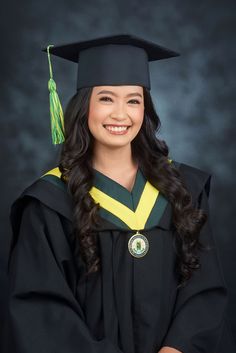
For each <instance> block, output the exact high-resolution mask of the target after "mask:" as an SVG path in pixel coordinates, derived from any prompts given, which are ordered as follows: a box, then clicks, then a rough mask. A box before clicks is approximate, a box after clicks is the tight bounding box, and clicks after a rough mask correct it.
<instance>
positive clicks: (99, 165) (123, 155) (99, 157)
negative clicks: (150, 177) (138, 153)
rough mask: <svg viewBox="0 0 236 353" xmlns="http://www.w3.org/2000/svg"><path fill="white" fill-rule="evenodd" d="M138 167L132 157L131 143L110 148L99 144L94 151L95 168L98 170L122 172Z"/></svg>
mask: <svg viewBox="0 0 236 353" xmlns="http://www.w3.org/2000/svg"><path fill="white" fill-rule="evenodd" d="M135 167H136V163H135V162H134V160H133V158H132V151H131V144H129V145H127V146H125V147H117V148H108V147H106V146H104V145H97V146H96V148H94V153H93V168H95V169H97V170H98V171H102V172H104V171H105V172H107V173H110V174H112V173H115V174H122V173H124V172H125V171H127V170H130V169H133V168H135Z"/></svg>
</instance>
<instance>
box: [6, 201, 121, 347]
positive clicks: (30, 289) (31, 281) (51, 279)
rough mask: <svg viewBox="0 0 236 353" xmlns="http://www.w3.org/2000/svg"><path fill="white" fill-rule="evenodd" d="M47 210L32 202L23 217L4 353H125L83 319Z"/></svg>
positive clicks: (11, 280)
mask: <svg viewBox="0 0 236 353" xmlns="http://www.w3.org/2000/svg"><path fill="white" fill-rule="evenodd" d="M42 207H47V206H44V205H43V206H42V203H40V201H38V200H37V199H32V201H30V202H29V203H28V204H27V205H26V206H25V208H24V210H23V213H22V218H21V224H20V227H19V234H18V239H17V242H16V245H15V247H14V250H13V252H12V256H11V261H10V263H9V283H10V285H9V304H8V320H7V330H6V338H5V339H6V342H5V345H4V348H5V351H4V353H5V352H11V353H32V352H33V353H42V352H45V353H46V352H47V353H122V352H121V351H120V349H119V348H118V347H115V346H114V345H113V343H112V342H111V341H110V340H109V339H108V338H104V339H101V340H97V339H96V338H95V337H94V336H93V335H92V333H91V332H90V330H89V328H88V327H87V325H86V323H85V321H84V320H83V319H82V315H81V313H82V309H81V306H80V304H79V302H78V301H77V300H76V298H75V296H74V295H73V292H72V290H71V289H70V287H69V285H68V283H67V281H66V279H65V277H64V276H63V273H62V271H61V269H60V266H59V264H58V262H57V260H56V257H55V256H54V255H55V254H54V248H53V245H52V243H51V242H50V234H49V230H48V227H47V222H45V219H44V213H43V212H42ZM50 212H53V213H54V214H55V215H56V212H54V211H53V210H51V211H50ZM55 215H54V216H55ZM55 217H56V216H55ZM52 220H55V219H54V218H52ZM54 224H55V229H54V233H55V234H56V235H57V237H58V240H57V241H58V242H60V241H61V240H60V237H61V235H60V234H59V233H60V232H59V230H58V229H59V228H58V226H57V224H56V222H53V226H54ZM51 226H52V225H51ZM49 228H50V227H49ZM55 234H54V237H55ZM64 236H65V234H64Z"/></svg>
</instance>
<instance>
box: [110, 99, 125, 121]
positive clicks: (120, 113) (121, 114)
mask: <svg viewBox="0 0 236 353" xmlns="http://www.w3.org/2000/svg"><path fill="white" fill-rule="evenodd" d="M110 117H111V118H112V119H115V120H119V121H122V120H126V119H127V118H128V115H127V113H126V110H125V104H122V103H121V104H117V105H116V107H115V108H114V110H113V112H112V113H111V114H110Z"/></svg>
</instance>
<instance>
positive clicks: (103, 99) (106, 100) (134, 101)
mask: <svg viewBox="0 0 236 353" xmlns="http://www.w3.org/2000/svg"><path fill="white" fill-rule="evenodd" d="M99 100H100V101H104V102H109V101H111V102H112V99H111V98H110V97H107V96H106V97H102V98H100V99H99ZM130 102H131V103H132V104H140V102H139V100H137V99H131V100H129V102H128V103H130Z"/></svg>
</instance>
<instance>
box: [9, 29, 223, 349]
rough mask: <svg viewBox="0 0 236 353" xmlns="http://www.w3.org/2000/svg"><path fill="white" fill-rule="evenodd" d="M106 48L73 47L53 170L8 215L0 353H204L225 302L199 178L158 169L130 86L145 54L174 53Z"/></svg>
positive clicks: (152, 117) (143, 95) (107, 43)
mask: <svg viewBox="0 0 236 353" xmlns="http://www.w3.org/2000/svg"><path fill="white" fill-rule="evenodd" d="M118 37H119V38H117V37H116V36H115V37H114V36H113V37H106V38H103V39H97V40H96V45H95V42H94V41H89V45H87V47H86V48H85V47H84V46H82V49H81V47H80V55H79V72H78V83H77V90H78V91H77V93H76V94H75V95H74V96H73V97H72V99H71V100H70V102H69V103H68V106H67V109H66V112H65V121H64V123H65V125H64V126H63V125H62V127H63V129H64V130H63V133H64V144H63V146H62V150H61V154H60V160H59V163H58V166H55V168H53V169H51V170H49V171H48V172H47V173H45V174H44V175H42V177H41V178H39V179H38V180H36V181H35V182H34V183H33V184H32V185H30V186H29V187H28V188H27V189H26V190H24V192H23V193H22V194H21V195H20V197H19V198H18V199H17V200H16V201H15V202H14V204H13V205H12V209H11V222H12V228H13V239H12V245H11V251H10V256H9V278H10V290H9V294H10V295H9V319H8V327H7V328H8V329H7V334H8V346H7V349H8V351H10V352H18V353H23V352H24V353H29V352H34V353H38V352H50V353H51V352H53V353H54V352H56V353H62V352H63V353H64V352H70V353H74V352H81V353H89V352H94V353H98V352H99V353H100V352H101V353H118V352H119V353H122V352H123V353H144V352H145V353H179V352H180V353H198V352H199V353H200V352H201V353H202V352H207V353H209V352H211V353H214V352H216V351H217V345H218V342H219V339H220V335H221V333H222V330H223V325H224V313H225V308H226V304H227V289H226V286H225V282H224V279H223V274H222V269H221V265H220V262H219V259H218V255H217V250H216V246H215V241H214V237H213V235H212V232H211V227H210V220H209V206H208V197H209V191H210V180H211V175H210V174H208V173H206V172H205V171H202V170H200V169H198V168H195V167H192V166H190V165H187V164H184V163H180V162H177V161H173V160H172V159H171V158H169V150H168V147H167V145H166V143H165V142H164V141H161V140H159V139H158V137H157V136H156V133H157V132H158V130H159V128H160V120H159V118H158V116H157V113H156V111H155V108H154V105H153V103H152V98H151V95H150V92H149V90H150V81H149V76H148V75H149V71H146V74H144V67H147V66H145V65H146V64H147V60H149V61H150V60H151V56H150V55H151V54H150V53H151V52H150V47H152V50H154V49H155V50H156V51H158V56H157V57H158V58H159V59H160V58H163V56H162V55H163V52H164V54H166V55H167V56H166V57H168V55H170V56H174V54H173V53H174V52H170V51H169V50H167V49H163V47H160V46H157V45H156V46H155V45H154V44H153V43H151V44H150V43H149V47H148V46H147V42H146V43H145V46H144V42H143V41H142V40H141V39H139V46H138V43H137V37H136V38H135V37H131V36H126V35H124V36H122V35H121V36H118ZM140 43H141V44H142V45H140ZM87 44H88V43H87ZM83 45H84V43H83ZM75 47H76V48H75ZM88 47H89V49H88ZM141 47H142V48H141ZM143 48H145V49H143ZM62 49H63V50H62ZM68 50H69V51H70V56H69V54H68V53H69V52H68ZM74 50H75V52H78V51H79V48H78V46H76V45H75V44H73V45H71V47H70V49H68V45H67V46H65V47H57V48H54V54H55V55H59V54H60V55H61V56H62V53H63V54H65V52H66V54H65V55H64V57H65V58H68V56H69V57H70V60H72V58H74V56H73V55H74V52H73V53H72V51H74ZM94 50H95V52H94ZM58 53H59V54H58ZM152 53H153V51H152ZM170 53H171V54H170ZM95 54H96V56H94V55H95ZM147 54H148V55H147ZM94 57H95V58H96V60H95V62H94V61H92V60H91V61H90V59H91V58H94ZM157 57H156V59H155V60H158V58H157ZM132 62H133V65H132V66H131V65H130V64H131V63H132ZM109 63H110V64H109ZM108 64H109V65H108ZM94 65H95V66H96V67H95V68H94ZM111 66H112V69H111ZM86 67H87V68H90V69H91V70H92V72H91V70H85V68H86ZM118 69H119V70H118ZM141 69H142V70H141ZM83 75H84V76H83ZM57 131H59V128H58V130H57ZM54 136H55V135H54Z"/></svg>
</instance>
